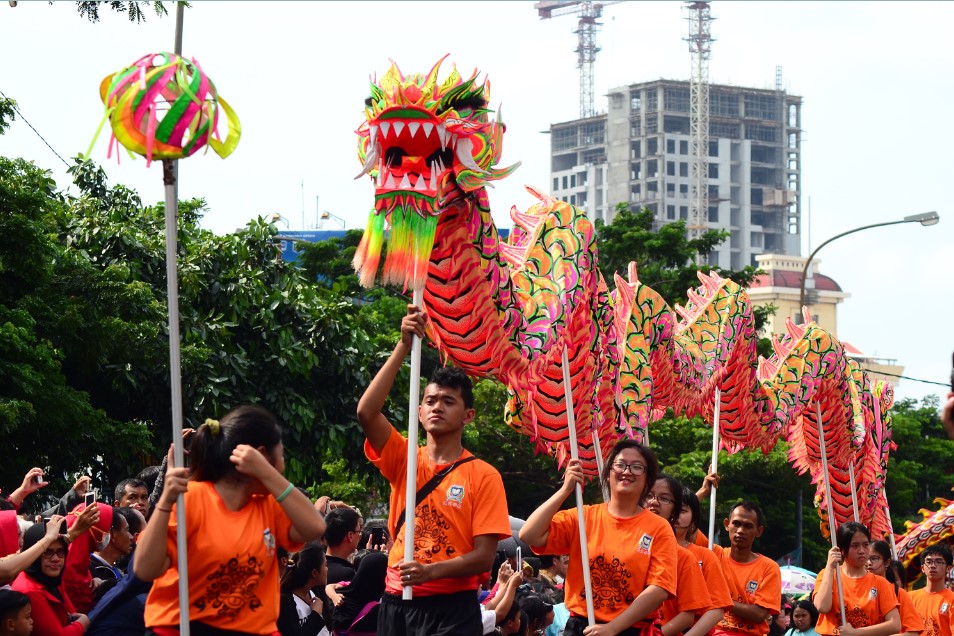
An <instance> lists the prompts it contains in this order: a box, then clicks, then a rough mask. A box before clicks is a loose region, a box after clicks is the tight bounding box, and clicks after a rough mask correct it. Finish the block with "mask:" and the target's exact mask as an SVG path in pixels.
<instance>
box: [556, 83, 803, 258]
mask: <svg viewBox="0 0 954 636" xmlns="http://www.w3.org/2000/svg"><path fill="white" fill-rule="evenodd" d="M689 88H690V87H689V82H685V81H674V80H662V79H661V80H655V81H652V82H643V83H641V84H632V85H629V86H623V87H620V88H614V89H612V90H610V92H609V94H608V95H607V100H608V104H607V106H608V108H607V110H606V112H605V113H604V114H599V115H596V116H594V117H589V118H586V119H577V120H574V121H568V122H562V123H558V124H552V125H551V126H550V133H551V140H550V144H551V145H550V153H551V166H550V174H551V179H552V186H553V192H552V194H553V195H554V196H556V197H557V198H559V199H562V200H564V201H567V202H569V203H572V204H574V205H577V206H579V207H581V208H584V209H586V211H587V215H588V216H589V217H590V218H591V219H594V220H595V219H603V220H604V221H606V222H610V221H612V219H613V216H614V214H615V207H616V204H617V203H621V202H625V203H629V204H630V205H632V206H633V207H644V206H645V207H648V208H650V209H651V210H653V211H654V212H655V213H656V221H657V223H658V224H659V225H663V224H665V223H670V222H672V221H675V220H677V219H685V220H687V221H688V215H689V193H690V190H691V188H690V174H689V163H690V158H689V145H690V144H689V130H690V122H689ZM801 106H802V99H801V97H798V96H795V95H789V94H788V93H786V92H785V91H784V90H781V88H779V89H778V90H771V89H768V90H767V89H756V88H743V87H738V86H724V85H718V84H712V85H710V87H709V158H708V159H709V161H708V164H709V168H708V169H709V177H708V186H709V222H708V226H709V227H710V228H713V229H724V230H728V231H729V232H730V236H729V238H728V239H727V240H726V241H725V242H724V243H723V244H722V245H720V246H719V247H718V248H716V250H714V251H713V252H712V253H711V254H710V255H709V262H710V264H712V265H718V266H719V267H724V268H729V269H740V268H742V267H744V266H745V265H753V266H754V265H757V262H756V259H755V257H756V256H757V255H759V254H767V253H774V254H792V255H798V254H799V253H800V251H801V196H800V195H801Z"/></svg>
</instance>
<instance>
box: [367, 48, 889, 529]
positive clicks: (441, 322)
mask: <svg viewBox="0 0 954 636" xmlns="http://www.w3.org/2000/svg"><path fill="white" fill-rule="evenodd" d="M442 61H443V60H441V62H442ZM441 62H438V63H437V64H436V65H435V66H434V67H433V68H432V69H431V70H430V71H429V72H428V73H426V74H408V75H405V74H403V73H402V72H401V71H400V69H399V68H398V67H397V65H396V64H394V63H392V65H391V67H390V68H389V69H388V70H387V72H386V73H385V74H384V75H383V76H382V78H381V79H380V80H379V81H376V80H374V79H372V82H371V97H370V98H369V99H368V100H367V102H366V111H365V115H366V117H365V120H364V121H363V122H361V125H360V126H359V127H358V129H357V134H358V156H359V159H360V161H361V164H362V169H361V172H360V174H359V175H358V176H359V177H361V176H363V175H369V176H370V178H371V180H372V181H373V183H374V198H375V202H374V208H373V209H372V211H371V213H370V216H369V220H368V227H367V230H366V232H365V235H364V238H363V239H362V242H361V244H360V246H359V248H358V250H357V252H356V255H355V259H354V265H355V269H356V270H357V272H358V273H359V276H360V279H361V282H362V284H364V285H365V286H371V285H373V284H374V281H375V278H376V276H377V274H378V272H379V270H380V271H381V278H382V279H383V280H384V281H385V282H388V283H393V284H399V285H403V286H404V287H405V288H407V287H413V288H423V297H424V307H425V309H426V311H427V313H428V335H429V337H430V339H431V341H432V342H433V343H434V344H435V345H436V346H437V347H438V349H439V350H440V351H441V353H442V354H443V356H444V357H445V358H446V359H448V360H449V361H451V362H453V363H454V364H455V365H457V366H459V367H461V368H463V369H464V370H465V371H467V372H468V373H469V374H471V375H473V376H477V377H492V378H495V379H496V380H498V381H500V382H501V383H503V384H504V385H506V386H507V388H508V393H509V400H508V403H507V407H506V413H505V419H506V421H507V422H508V424H509V425H510V426H512V427H513V428H515V429H516V430H518V431H520V432H522V433H524V434H526V435H527V436H528V437H529V438H530V439H531V440H532V441H533V442H534V443H535V444H536V445H537V447H538V448H539V449H540V450H542V451H545V452H548V453H552V454H554V455H555V456H556V457H557V459H558V460H559V461H560V462H561V463H562V462H563V461H565V460H566V458H567V457H568V456H569V449H568V439H569V436H568V430H567V426H568V423H567V422H568V417H567V408H566V402H565V391H564V387H563V372H562V355H563V351H564V349H565V350H566V351H567V354H568V355H567V357H568V361H569V371H570V378H571V388H572V399H573V405H574V413H575V415H576V418H575V419H576V429H577V430H576V434H577V438H578V440H579V444H580V457H581V459H583V460H584V466H585V467H586V468H587V469H588V470H589V471H590V472H591V473H593V472H594V469H595V463H594V461H595V459H596V457H595V452H596V446H597V445H599V446H600V447H602V448H604V449H606V448H609V447H610V446H612V444H613V443H614V442H615V441H616V440H617V439H618V438H620V437H630V438H635V439H640V440H645V439H646V437H647V430H648V426H649V424H650V423H651V422H652V421H653V420H654V419H657V418H659V417H661V416H662V414H664V413H665V412H666V410H667V409H673V410H674V411H675V412H676V413H685V414H686V415H690V416H691V415H696V414H698V415H701V416H703V417H704V418H706V419H707V421H709V422H711V421H712V418H713V410H714V401H713V400H714V395H715V392H716V389H719V390H720V391H721V398H720V410H721V417H720V426H721V431H722V445H723V447H724V448H726V449H727V450H728V451H729V452H735V451H738V450H740V449H743V448H747V449H755V448H758V449H762V450H763V451H766V452H767V451H768V450H769V449H771V448H772V447H774V446H775V444H776V443H777V442H778V440H779V439H785V440H788V442H789V444H790V455H791V460H792V462H793V464H794V466H795V468H796V470H798V471H800V472H810V473H811V474H812V477H813V479H814V481H815V482H816V483H817V484H818V492H819V493H821V492H823V489H822V486H821V478H820V477H821V456H820V452H819V445H818V436H819V431H820V430H824V432H825V436H826V442H827V448H828V456H829V459H830V463H831V466H832V475H833V478H834V481H833V499H834V501H833V511H834V516H835V518H836V520H837V521H838V522H839V523H840V522H842V521H846V520H850V519H851V518H852V516H853V511H852V501H851V490H852V488H851V484H850V483H849V477H848V475H849V469H848V466H849V464H850V463H853V464H852V468H853V470H854V485H855V489H856V490H857V491H858V492H859V502H858V504H859V513H860V516H861V517H862V521H863V522H867V523H869V524H871V523H872V522H874V521H875V520H876V518H877V511H878V510H879V509H880V507H879V499H878V498H879V495H880V493H881V489H882V486H883V482H884V473H885V467H886V465H887V453H888V450H889V446H890V420H889V418H888V416H887V410H888V408H889V407H890V405H891V393H890V390H888V389H886V388H885V387H882V386H880V385H879V386H875V385H873V383H872V382H871V381H870V380H869V379H868V378H867V376H865V374H864V373H863V372H862V371H861V369H860V368H859V367H858V366H857V365H855V364H854V363H853V362H851V361H850V360H849V359H848V358H847V356H846V354H845V351H844V349H843V347H842V345H841V344H840V343H839V342H838V341H837V339H835V337H834V336H832V334H831V333H829V332H828V331H826V330H825V329H822V328H821V327H819V326H818V325H817V324H815V323H814V322H811V321H810V320H808V321H806V323H804V324H801V325H794V324H792V323H791V322H789V324H788V333H787V335H785V336H784V337H782V338H780V339H777V340H776V341H775V342H774V348H775V354H774V355H773V356H772V358H770V359H768V360H765V359H761V360H760V359H759V358H758V356H757V354H756V342H757V338H756V333H755V326H754V325H755V323H754V319H753V315H752V309H751V305H750V303H749V299H748V295H747V293H746V292H745V290H744V289H742V288H741V287H740V286H739V285H737V284H736V283H734V282H733V281H731V280H727V279H722V278H720V277H719V276H717V275H715V274H702V273H700V274H699V279H700V285H699V286H698V287H697V288H696V289H692V290H689V292H688V302H687V303H686V305H685V307H681V306H676V307H675V308H674V309H673V308H671V307H670V306H669V305H668V304H667V303H666V302H665V301H664V300H663V299H662V297H661V296H659V294H658V293H656V292H655V291H654V290H652V289H651V288H649V287H647V286H646V285H643V284H642V283H640V282H639V280H638V275H637V270H636V266H635V264H633V265H631V266H630V269H629V275H628V280H623V279H622V278H621V277H618V276H617V277H616V280H615V283H616V289H615V290H614V291H613V292H612V294H611V293H610V292H609V290H608V288H607V286H606V283H605V281H604V279H603V276H602V274H601V273H600V270H599V267H598V256H597V249H596V236H595V230H594V227H593V225H592V223H591V222H590V220H589V219H587V217H586V214H585V212H584V211H583V210H581V209H579V208H576V207H574V206H571V205H569V204H567V203H565V202H563V201H559V200H556V199H553V198H551V197H549V196H547V195H546V194H544V193H542V192H538V191H536V190H533V189H530V188H528V190H529V191H530V192H531V193H532V194H533V195H534V196H535V197H536V198H537V203H536V204H534V205H533V206H531V207H530V208H529V209H527V210H526V211H518V210H517V209H516V208H514V209H513V210H511V218H512V220H513V224H514V226H513V230H512V231H511V233H510V235H509V237H508V239H507V240H506V241H503V240H501V238H500V236H499V235H498V232H497V228H496V226H495V225H494V222H493V219H492V217H491V214H490V206H489V202H488V198H487V193H486V189H485V188H486V186H488V185H490V182H491V181H494V180H497V179H501V178H503V177H505V176H507V175H509V174H510V173H512V172H513V171H514V170H515V169H516V167H517V166H516V165H514V166H509V167H506V168H497V167H496V166H497V162H498V161H499V160H500V157H501V154H502V139H503V131H504V125H503V123H502V122H501V121H500V118H499V113H498V118H497V119H496V120H493V119H492V118H491V114H492V112H493V111H491V110H489V109H488V102H489V99H490V85H489V82H487V81H484V82H482V83H481V82H478V76H477V72H476V71H475V72H473V73H472V74H471V75H470V76H469V77H468V78H467V79H464V78H463V77H462V76H461V75H460V74H459V73H458V71H457V69H456V68H454V69H453V70H452V71H451V73H450V74H449V75H448V77H447V78H446V79H444V80H443V81H441V80H439V71H440V66H441ZM387 228H390V236H389V240H388V247H387V253H386V255H384V262H383V264H382V263H381V260H382V252H383V246H384V235H385V231H386V229H387ZM816 405H821V414H822V416H821V419H819V417H818V415H817V409H816ZM823 507H824V506H823Z"/></svg>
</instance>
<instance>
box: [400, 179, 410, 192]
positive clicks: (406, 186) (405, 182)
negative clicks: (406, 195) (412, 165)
mask: <svg viewBox="0 0 954 636" xmlns="http://www.w3.org/2000/svg"><path fill="white" fill-rule="evenodd" d="M398 188H400V189H401V190H410V189H411V181H410V179H408V178H407V175H404V178H403V179H401V185H399V186H398Z"/></svg>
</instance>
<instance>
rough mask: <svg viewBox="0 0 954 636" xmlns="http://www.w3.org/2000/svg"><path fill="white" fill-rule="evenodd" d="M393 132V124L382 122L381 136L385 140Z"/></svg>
mask: <svg viewBox="0 0 954 636" xmlns="http://www.w3.org/2000/svg"><path fill="white" fill-rule="evenodd" d="M390 132H391V123H390V122H386V121H382V122H381V136H382V137H384V138H385V139H387V138H388V134H389V133H390Z"/></svg>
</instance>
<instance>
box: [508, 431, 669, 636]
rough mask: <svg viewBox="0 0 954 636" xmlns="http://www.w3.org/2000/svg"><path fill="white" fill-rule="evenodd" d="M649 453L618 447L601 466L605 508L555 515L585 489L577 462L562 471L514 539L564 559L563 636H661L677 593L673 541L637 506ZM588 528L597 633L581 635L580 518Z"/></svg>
mask: <svg viewBox="0 0 954 636" xmlns="http://www.w3.org/2000/svg"><path fill="white" fill-rule="evenodd" d="M657 472H658V463H657V461H656V455H655V454H654V453H653V451H652V450H651V449H649V448H647V447H645V446H642V445H641V444H639V443H638V442H636V441H634V440H622V441H620V442H618V443H617V444H616V446H614V447H613V450H611V451H610V453H609V455H608V456H607V458H606V464H605V465H604V468H603V479H604V481H605V482H606V484H607V485H608V486H609V492H610V499H609V501H608V502H606V503H602V504H597V505H590V506H584V507H583V510H582V511H581V510H578V509H576V508H572V509H569V510H560V508H561V506H562V505H563V503H564V502H565V501H566V500H567V498H568V497H569V496H570V495H571V494H572V493H573V492H574V489H575V487H576V485H577V484H579V485H581V486H582V485H583V469H582V467H581V465H580V462H579V461H578V460H571V461H570V462H569V463H568V464H567V469H566V473H565V475H564V479H563V485H562V486H561V487H560V489H559V490H558V491H557V492H556V493H555V494H554V495H553V496H552V497H550V499H548V500H547V501H546V502H545V503H544V504H543V505H541V506H540V507H539V508H537V509H536V510H535V511H534V512H533V514H531V515H530V517H529V518H528V519H527V521H526V523H525V524H524V526H523V528H522V529H521V530H520V539H521V540H523V541H525V542H527V543H529V544H530V545H531V546H532V547H533V551H534V552H536V553H537V554H569V555H570V564H569V567H568V568H567V574H566V582H565V583H564V592H565V594H566V606H567V609H568V610H569V611H570V618H569V620H568V621H567V624H566V629H565V631H564V634H566V635H567V636H579V635H581V634H585V635H586V636H600V635H601V634H608V633H612V634H622V635H624V636H636V635H637V634H640V635H642V636H651V635H652V634H656V635H659V634H661V631H660V629H659V625H658V622H657V620H656V616H657V611H658V609H659V606H660V605H662V603H663V601H665V600H666V599H667V598H669V596H670V595H672V594H675V593H676V548H677V546H676V538H675V535H673V531H672V526H671V525H670V524H669V523H668V522H667V521H666V520H665V519H662V518H660V517H658V516H656V515H654V514H652V513H651V512H649V511H648V510H646V509H645V508H643V506H642V502H643V500H644V498H645V497H646V495H647V494H648V493H649V491H650V489H651V488H652V486H653V484H655V483H656V473H657ZM579 514H582V516H583V520H584V524H585V527H586V538H587V550H588V552H589V568H590V575H591V580H592V585H593V590H592V592H593V609H594V612H595V614H596V615H595V617H594V619H595V621H596V625H593V626H592V627H587V625H588V620H587V615H586V612H587V609H586V601H585V598H584V587H583V564H582V556H581V549H580V534H579V523H578V515H579Z"/></svg>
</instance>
